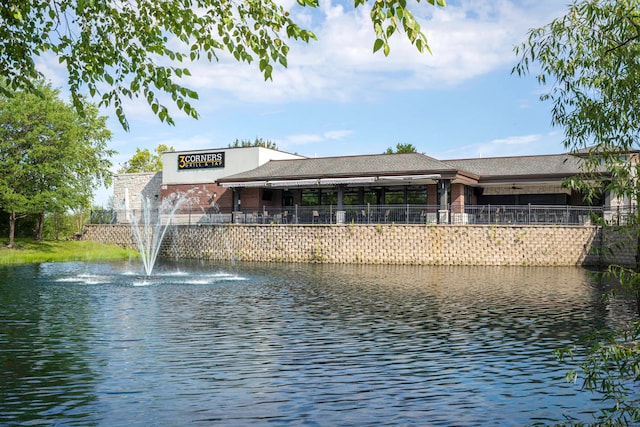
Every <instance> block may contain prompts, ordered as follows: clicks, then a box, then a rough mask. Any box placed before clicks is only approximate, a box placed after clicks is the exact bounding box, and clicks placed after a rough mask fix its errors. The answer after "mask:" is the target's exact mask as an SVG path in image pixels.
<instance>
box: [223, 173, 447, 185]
mask: <svg viewBox="0 0 640 427" xmlns="http://www.w3.org/2000/svg"><path fill="white" fill-rule="evenodd" d="M439 178H440V175H439V174H431V175H385V176H351V177H342V178H316V179H283V180H277V181H238V182H223V183H222V186H223V187H230V188H238V187H265V188H266V187H275V188H288V187H317V186H319V185H340V184H370V183H374V182H377V181H418V180H425V179H434V180H435V179H439Z"/></svg>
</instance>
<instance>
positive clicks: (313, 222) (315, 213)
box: [311, 211, 320, 224]
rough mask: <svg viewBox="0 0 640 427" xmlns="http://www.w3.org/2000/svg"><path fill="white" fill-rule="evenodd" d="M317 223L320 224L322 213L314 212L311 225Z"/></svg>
mask: <svg viewBox="0 0 640 427" xmlns="http://www.w3.org/2000/svg"><path fill="white" fill-rule="evenodd" d="M316 221H318V223H319V222H320V213H319V212H318V211H313V212H312V213H311V223H312V224H315V223H316Z"/></svg>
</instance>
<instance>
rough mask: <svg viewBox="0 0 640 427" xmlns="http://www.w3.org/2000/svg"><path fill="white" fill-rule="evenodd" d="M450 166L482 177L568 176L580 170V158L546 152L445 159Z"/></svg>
mask: <svg viewBox="0 0 640 427" xmlns="http://www.w3.org/2000/svg"><path fill="white" fill-rule="evenodd" d="M444 162H445V163H447V164H449V165H451V166H452V167H455V168H458V169H462V170H466V171H469V172H471V173H473V174H475V175H479V176H481V177H483V178H490V177H505V176H509V177H515V176H523V177H531V176H541V175H544V176H554V175H562V176H570V175H575V174H579V173H581V172H582V170H581V169H580V165H581V163H582V160H581V159H580V158H579V157H577V156H574V155H571V154H567V153H565V154H548V155H540V156H512V157H488V158H476V159H457V160H445V161H444Z"/></svg>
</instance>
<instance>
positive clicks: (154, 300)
mask: <svg viewBox="0 0 640 427" xmlns="http://www.w3.org/2000/svg"><path fill="white" fill-rule="evenodd" d="M157 270H158V271H159V273H158V276H156V277H154V278H151V279H143V278H140V277H139V276H138V274H139V273H140V268H139V267H138V266H135V265H129V264H127V263H123V264H87V263H59V264H53V263H47V264H40V265H27V266H18V267H2V268H0V378H1V380H0V424H3V425H38V424H47V425H52V424H53V425H80V426H91V425H100V426H115V425H126V426H150V425H155V426H177V425H186V424H192V425H193V424H195V425H207V426H208V425H221V426H226V425H229V426H240V425H252V426H253V425H278V426H280V425H308V426H337V425H340V426H361V425H433V426H454V425H455V426H522V425H527V424H532V423H551V422H553V421H562V420H563V419H564V416H565V415H568V416H573V417H578V418H580V419H583V420H586V421H589V420H591V416H592V414H593V413H595V412H596V411H597V408H598V405H599V403H598V401H597V396H594V395H592V394H590V393H587V392H583V391H580V387H579V385H576V384H567V383H566V382H565V379H564V378H565V374H566V372H567V370H568V369H569V368H570V367H571V365H569V364H567V363H560V362H558V361H557V360H556V359H555V358H554V355H553V350H554V349H557V348H559V347H562V346H564V345H568V344H570V343H573V342H575V341H576V340H577V339H578V338H579V337H580V336H582V335H584V334H586V333H588V332H590V331H592V330H594V329H596V328H603V327H608V326H611V325H615V324H618V323H620V322H624V321H625V320H626V319H628V318H629V317H631V316H632V315H633V306H632V305H631V304H628V303H627V302H626V301H619V300H615V301H613V302H609V303H604V302H603V301H602V298H601V297H602V293H603V290H604V288H605V285H603V284H601V283H599V282H596V281H595V280H593V279H591V278H590V276H589V275H588V273H587V272H586V271H585V270H582V269H579V268H525V267H415V266H414V267H412V266H344V265H315V264H311V265H306V264H299V265H298V264H296V265H291V264H269V265H265V264H234V265H221V264H208V263H192V264H185V263H181V264H180V265H179V266H178V265H172V264H164V265H161V266H159V267H157Z"/></svg>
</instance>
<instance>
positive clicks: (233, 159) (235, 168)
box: [162, 147, 304, 184]
mask: <svg viewBox="0 0 640 427" xmlns="http://www.w3.org/2000/svg"><path fill="white" fill-rule="evenodd" d="M210 152H216V153H218V152H224V156H225V162H224V167H218V168H208V169H183V170H180V169H178V158H179V156H180V155H181V154H203V153H210ZM301 158H304V157H302V156H298V155H295V154H290V153H285V152H282V151H277V150H272V149H269V148H264V147H239V148H212V149H207V150H193V151H176V152H171V153H162V183H163V184H191V183H193V184H199V183H208V182H211V183H212V182H215V181H216V180H218V179H220V178H224V177H226V176H230V175H234V174H237V173H240V172H245V171H248V170H251V169H255V168H257V167H258V166H260V165H263V164H265V163H267V162H268V161H269V160H286V159H301Z"/></svg>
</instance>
